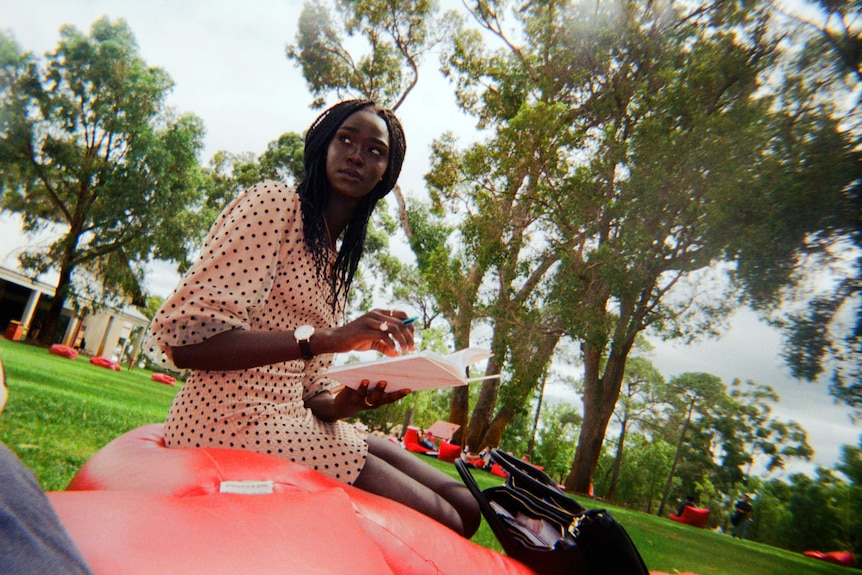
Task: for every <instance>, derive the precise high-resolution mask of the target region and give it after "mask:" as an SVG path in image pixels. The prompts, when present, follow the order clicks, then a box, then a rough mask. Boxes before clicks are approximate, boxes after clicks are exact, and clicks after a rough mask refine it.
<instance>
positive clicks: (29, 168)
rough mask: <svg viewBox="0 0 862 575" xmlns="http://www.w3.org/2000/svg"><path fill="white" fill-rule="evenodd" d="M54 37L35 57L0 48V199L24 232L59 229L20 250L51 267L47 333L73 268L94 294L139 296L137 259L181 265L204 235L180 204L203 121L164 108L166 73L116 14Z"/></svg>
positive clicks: (34, 263) (39, 267)
mask: <svg viewBox="0 0 862 575" xmlns="http://www.w3.org/2000/svg"><path fill="white" fill-rule="evenodd" d="M60 34H61V37H60V41H59V43H58V45H57V48H56V50H55V51H54V52H53V53H50V54H48V55H46V57H45V60H44V61H40V60H37V59H35V58H33V57H32V56H30V55H29V54H23V55H20V54H19V55H16V54H15V48H14V42H13V41H12V40H11V39H9V38H7V37H5V36H4V38H3V40H2V49H0V52H2V62H0V64H2V67H3V70H2V72H0V77H2V83H0V90H2V100H0V117H2V126H0V166H2V170H0V191H2V205H0V207H2V208H3V209H7V210H10V211H13V212H18V213H21V214H22V217H23V219H24V230H25V232H26V233H32V232H36V231H38V230H40V229H42V228H43V227H44V226H45V225H47V224H48V223H55V224H60V227H59V229H60V230H61V236H60V238H59V239H58V240H57V241H55V242H54V243H53V244H51V245H50V246H48V247H47V249H38V248H36V247H33V248H31V249H28V250H27V251H26V252H24V253H23V254H22V256H21V258H20V259H21V263H22V265H23V266H25V268H27V269H28V270H29V271H31V272H32V273H34V274H39V273H43V272H44V271H46V270H47V269H49V268H54V269H56V270H57V271H58V272H59V275H60V280H59V283H58V286H57V295H56V297H55V302H54V305H53V306H52V309H51V311H50V313H49V316H48V320H47V321H46V325H45V326H44V328H43V331H44V332H45V337H46V341H47V340H50V339H51V338H52V337H53V335H54V334H53V328H54V327H55V326H56V321H57V318H58V317H59V313H60V310H61V309H62V303H63V302H64V301H65V300H66V298H68V297H75V295H76V294H77V293H78V292H77V291H76V288H75V284H74V283H72V282H71V278H72V274H73V272H74V271H75V270H82V271H84V270H86V272H87V273H88V274H90V275H92V276H93V277H94V280H92V281H93V284H94V285H98V287H99V288H101V291H102V294H101V296H102V298H105V299H107V298H111V297H114V296H117V295H122V296H126V297H131V298H132V299H133V300H134V301H136V302H139V303H143V302H142V292H141V289H140V285H141V282H142V278H143V265H144V263H145V262H147V261H149V260H150V259H151V258H158V259H165V260H174V261H178V262H180V263H187V259H186V258H187V257H188V253H189V250H190V249H191V247H192V246H193V245H194V243H195V239H196V238H197V237H198V236H199V235H200V234H202V232H203V229H202V228H201V227H200V226H199V225H198V224H199V223H200V222H199V221H198V220H197V218H196V217H195V215H194V213H193V212H192V211H191V208H193V207H194V206H195V204H196V202H197V199H198V197H199V183H200V179H199V178H200V174H199V171H198V164H197V154H198V152H199V151H200V149H201V148H202V139H203V125H202V123H201V121H200V119H198V118H197V117H195V116H193V115H190V114H186V115H183V116H178V117H177V116H174V115H173V114H172V113H171V112H170V110H169V109H168V108H167V107H166V105H165V103H164V101H165V97H166V96H167V93H168V92H169V91H170V89H171V88H172V81H171V79H170V77H169V76H168V74H167V73H166V72H165V71H164V70H162V69H161V68H155V67H150V66H147V65H146V63H145V62H144V61H143V60H142V59H141V57H140V55H139V54H138V47H137V44H136V42H135V38H134V36H133V34H132V32H131V30H130V29H129V28H128V26H127V25H126V23H125V22H124V21H122V20H118V21H116V22H111V21H110V20H108V19H107V18H101V19H99V20H97V21H96V22H94V23H93V25H92V28H91V31H90V35H89V36H85V35H83V34H82V33H80V32H79V31H78V30H76V29H75V28H74V27H72V26H64V27H63V28H62V29H61V33H60ZM85 277H86V275H85ZM89 291H90V292H93V291H98V290H94V289H92V287H91V288H90V289H89ZM88 295H92V293H90V294H88Z"/></svg>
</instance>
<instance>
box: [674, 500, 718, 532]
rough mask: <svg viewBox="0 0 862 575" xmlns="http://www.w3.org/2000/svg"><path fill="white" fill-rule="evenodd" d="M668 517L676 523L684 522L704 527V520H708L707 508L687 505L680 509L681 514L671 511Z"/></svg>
mask: <svg viewBox="0 0 862 575" xmlns="http://www.w3.org/2000/svg"><path fill="white" fill-rule="evenodd" d="M669 517H670V519H671V520H672V521H676V522H677V523H685V524H686V525H691V526H692V527H700V528H704V527H706V522H707V521H708V520H709V509H704V508H701V507H692V506H691V505H689V506H688V507H686V508H684V509H683V510H682V515H676V514H674V513H671V514H670V515H669Z"/></svg>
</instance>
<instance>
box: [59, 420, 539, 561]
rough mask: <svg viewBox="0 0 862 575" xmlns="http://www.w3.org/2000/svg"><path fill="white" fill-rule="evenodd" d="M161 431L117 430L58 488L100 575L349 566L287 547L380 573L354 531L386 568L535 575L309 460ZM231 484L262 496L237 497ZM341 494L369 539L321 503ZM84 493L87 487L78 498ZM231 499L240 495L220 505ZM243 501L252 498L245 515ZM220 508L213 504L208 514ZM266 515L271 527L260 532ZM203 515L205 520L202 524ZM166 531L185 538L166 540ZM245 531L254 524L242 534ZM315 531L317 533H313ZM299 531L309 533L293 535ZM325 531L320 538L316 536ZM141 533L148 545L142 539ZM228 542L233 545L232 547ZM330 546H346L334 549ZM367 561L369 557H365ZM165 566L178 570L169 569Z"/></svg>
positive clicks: (67, 519) (66, 517) (69, 521)
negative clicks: (317, 563) (184, 440)
mask: <svg viewBox="0 0 862 575" xmlns="http://www.w3.org/2000/svg"><path fill="white" fill-rule="evenodd" d="M163 433H164V431H163V426H162V425H161V424H152V425H146V426H142V427H139V428H137V429H134V430H132V431H130V432H128V433H126V434H124V435H122V436H120V437H118V438H116V439H115V440H113V441H112V442H111V443H109V444H108V445H106V446H105V447H103V448H102V449H100V450H99V451H98V452H97V453H96V454H95V455H93V457H92V458H90V460H89V461H88V462H87V463H86V464H84V466H83V467H82V468H81V469H80V470H79V472H78V473H77V474H76V475H75V477H74V478H73V479H72V481H71V483H70V484H69V486H68V491H66V492H63V493H52V494H51V500H52V502H54V503H55V506H56V507H57V509H58V513H59V515H60V518H61V519H62V520H63V522H64V524H66V525H67V526H68V527H69V528H70V529H69V530H70V531H71V533H72V538H73V539H74V540H75V542H76V543H77V544H78V546H79V548H80V549H81V550H82V552H83V554H84V557H85V559H87V560H88V561H90V560H91V559H92V560H93V562H94V563H95V565H94V571H95V573H96V575H108V574H114V573H118V572H122V573H124V574H125V573H132V574H134V575H138V574H139V573H140V574H141V575H143V573H164V572H172V573H189V574H191V575H196V574H198V573H200V574H207V575H209V574H212V573H228V572H229V571H228V570H227V568H226V567H225V568H223V565H227V564H228V563H229V564H230V565H231V568H232V569H234V573H236V572H239V573H256V574H261V575H268V574H270V573H273V574H274V573H307V572H316V573H342V572H347V571H345V570H343V569H342V570H339V569H338V567H339V565H341V564H340V563H338V564H337V565H335V566H332V567H329V566H327V567H325V568H315V569H302V568H301V567H298V566H295V567H291V565H292V564H291V563H286V564H278V563H279V560H280V557H281V555H280V553H282V552H285V550H286V552H289V553H293V554H295V555H296V556H297V557H299V558H303V559H302V560H305V559H304V558H308V557H313V558H314V559H315V560H317V559H318V558H320V557H321V556H323V555H327V556H328V555H333V556H338V557H326V560H327V561H331V562H336V563H337V561H338V560H343V561H344V564H345V565H347V566H349V567H350V568H352V569H354V570H356V571H358V572H360V573H361V572H373V571H374V569H376V568H377V567H379V565H378V564H377V563H376V562H375V560H374V556H371V557H368V558H367V559H366V556H365V555H364V554H362V553H355V550H354V547H353V546H352V545H350V546H347V547H343V546H342V544H341V542H342V540H347V539H353V538H354V537H355V538H356V541H357V546H363V545H365V546H369V545H370V546H373V548H375V549H377V552H378V553H380V554H381V555H382V557H383V559H384V561H385V563H386V565H387V566H388V571H387V570H386V569H384V570H383V571H378V572H380V573H384V574H385V573H393V574H401V573H403V574H408V573H409V574H413V573H417V574H426V573H427V574H429V575H430V574H436V575H462V574H463V573H466V572H469V573H470V574H471V575H483V574H488V575H491V574H493V575H507V574H510V575H534V574H533V571H532V570H530V569H528V568H527V567H525V566H524V565H522V564H521V563H519V562H517V561H515V560H514V559H511V558H509V557H507V556H505V555H502V554H501V553H498V552H496V551H494V550H491V549H487V548H485V547H481V546H479V545H476V544H475V543H472V542H471V541H468V540H467V539H464V538H463V537H461V536H460V535H457V534H456V533H455V532H453V531H451V530H450V529H449V528H447V527H445V526H443V525H442V524H440V523H437V522H436V521H434V520H433V519H430V518H428V517H426V516H425V515H422V514H420V513H418V512H417V511H414V510H413V509H410V508H408V507H406V506H404V505H402V504H400V503H397V502H395V501H392V500H390V499H386V498H384V497H380V496H377V495H374V494H372V493H368V492H366V491H362V490H360V489H358V488H355V487H352V486H350V485H345V484H343V483H340V482H338V481H335V480H334V479H331V478H329V477H327V476H325V475H323V474H321V473H318V472H316V471H313V470H311V469H309V468H307V467H304V466H302V465H299V464H296V463H292V462H290V461H285V460H283V459H279V458H277V457H274V456H270V455H265V454H260V453H254V452H249V451H243V450H238V449H216V448H200V449H167V448H166V447H165V444H164V435H163ZM81 490H100V491H99V492H92V491H91V492H89V493H82V492H81ZM223 491H229V492H241V493H259V492H263V493H262V494H257V495H241V496H239V497H240V498H237V496H235V495H230V494H229V493H222V492H223ZM332 491H335V492H338V493H340V494H343V497H342V500H343V499H346V500H347V501H348V502H349V504H350V506H351V508H352V511H353V513H354V519H355V521H356V522H357V523H358V524H359V526H360V527H361V530H362V531H363V532H364V537H360V536H358V535H357V534H356V533H355V532H354V531H351V529H353V528H352V527H350V526H349V525H348V532H347V533H342V532H341V530H340V523H339V521H341V520H340V519H337V518H336V517H335V515H337V513H336V512H337V510H335V509H329V508H327V509H326V513H321V512H318V509H320V508H321V506H323V505H327V506H328V505H333V506H336V505H340V504H339V503H338V501H334V502H330V500H329V499H326V500H325V501H322V500H319V499H314V498H312V496H313V495H317V494H321V493H327V494H328V493H330V492H332ZM84 495H87V496H88V497H83V496H84ZM75 496H80V501H81V502H80V503H77V502H76V501H75V500H76V497H75ZM226 496H230V499H231V501H227V502H224V503H219V502H220V501H221V498H224V497H226ZM287 496H293V498H288V497H287ZM300 496H302V497H308V498H309V501H310V503H309V505H308V506H307V507H306V506H302V507H301V509H300V510H298V511H297V512H296V513H292V512H290V511H289V509H288V508H289V507H290V506H291V505H293V504H295V503H296V502H297V501H300V502H301V501H304V499H303V498H302V497H300ZM331 497H332V498H333V500H334V499H335V497H334V496H331ZM242 498H244V499H242ZM282 498H283V499H282ZM243 501H249V503H248V505H247V509H246V511H245V512H244V511H243V507H244V504H243ZM312 503H313V505H312ZM213 505H215V510H214V511H213V512H212V513H211V514H207V513H206V510H207V509H209V508H210V507H211V506H213ZM315 506H316V507H315ZM151 508H152V509H151ZM259 513H261V514H263V518H262V519H259V518H258V514H259ZM258 521H261V523H262V524H263V526H262V527H261V528H260V529H258V528H257V522H258ZM202 523H207V525H200V526H199V527H197V526H198V525H199V524H202ZM273 523H277V525H276V526H272V525H273ZM166 529H170V532H171V533H175V534H177V538H176V539H172V538H171V537H167V538H166V535H167V533H166V531H165V530H166ZM243 529H245V530H247V531H246V532H245V533H243V532H242V531H243ZM306 530H307V531H308V533H309V537H305V533H304V531H306ZM294 531H296V532H297V533H303V536H302V537H296V536H294V535H293V532H294ZM187 532H189V533H190V534H189V533H187ZM288 533H290V535H288ZM316 533H317V534H320V535H319V536H318V535H313V534H316ZM312 535H313V536H314V537H318V540H317V541H316V542H314V543H311V542H310V541H309V538H311V537H312ZM360 535H361V534H360ZM142 537H143V538H145V539H146V541H145V542H144V543H141V542H140V541H139V540H138V539H139V538H142ZM233 538H236V540H235V541H234V540H233ZM187 539H188V546H187ZM228 540H230V544H224V545H223V542H224V541H228ZM369 542H370V543H369ZM156 543H159V544H156ZM333 546H337V547H336V548H337V549H338V552H337V553H328V552H327V551H326V550H327V549H332V548H333ZM208 549H209V551H210V553H207V552H206V551H207V550H208ZM237 554H239V555H241V556H242V557H248V556H249V555H251V554H261V555H263V557H262V558H257V559H258V560H259V561H260V562H261V563H259V564H256V566H255V567H252V568H245V567H244V568H243V569H240V570H237V569H236V565H237V563H238V561H239V560H238V559H237V558H236V557H237ZM150 555H155V556H150ZM227 555H230V557H227ZM139 560H140V561H141V563H142V564H143V565H144V566H147V568H148V569H150V570H149V571H136V570H125V569H117V568H116V567H117V565H123V566H124V567H125V566H127V565H137V562H138V561H139ZM270 560H271V562H269V561H270ZM171 561H173V562H174V563H170V562H171ZM360 562H364V564H363V565H358V563H360ZM167 564H171V565H174V564H175V565H178V566H179V567H176V568H171V569H168V570H165V569H164V566H165V565H167ZM276 565H277V566H276ZM293 565H296V564H295V563H294V564H293ZM192 566H193V567H192ZM270 566H271V567H270Z"/></svg>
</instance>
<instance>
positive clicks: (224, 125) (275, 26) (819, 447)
mask: <svg viewBox="0 0 862 575" xmlns="http://www.w3.org/2000/svg"><path fill="white" fill-rule="evenodd" d="M448 3H451V2H443V4H448ZM302 4H303V3H302V1H301V0H253V1H245V2H237V1H228V0H184V1H182V2H177V1H175V0H147V1H135V0H29V1H28V2H21V1H20V0H0V29H3V30H6V31H9V32H11V33H12V35H13V36H14V37H15V39H16V40H17V42H18V43H19V45H20V46H21V48H22V49H24V50H28V51H32V52H33V53H34V54H37V55H43V54H45V53H46V52H49V51H52V50H53V49H54V48H55V47H56V46H57V42H58V40H59V29H60V27H61V26H62V25H64V24H71V25H74V26H75V27H76V28H78V30H80V31H81V32H83V33H85V34H86V33H89V30H90V26H91V24H92V23H93V22H94V21H95V20H96V19H97V18H99V17H100V16H103V15H107V16H108V17H109V18H111V19H112V20H114V19H117V18H123V19H125V20H126V22H127V23H128V24H129V26H130V28H131V30H132V32H133V33H134V35H135V37H136V38H137V41H138V45H139V47H140V53H141V55H142V57H143V58H144V59H145V61H146V62H147V63H148V64H149V65H152V66H159V67H161V68H164V69H165V70H166V71H167V72H168V73H169V74H170V76H171V77H172V78H173V80H174V82H175V87H174V89H173V92H172V93H171V95H170V97H169V98H168V103H169V105H171V106H172V107H174V108H175V109H176V110H177V111H178V112H180V113H185V112H192V113H194V114H196V115H197V116H199V117H201V118H202V119H203V121H204V124H205V126H206V131H207V132H206V137H205V148H204V151H203V154H202V156H201V160H202V161H203V162H204V163H206V162H209V160H210V158H211V157H212V155H213V154H214V153H215V152H216V151H219V150H227V151H230V152H234V153H239V152H253V153H255V154H260V153H262V152H263V151H264V150H265V149H266V145H267V143H269V142H270V141H272V140H275V139H276V138H278V136H280V135H281V134H283V133H284V132H291V131H292V132H297V133H302V132H303V131H304V130H305V129H306V128H307V127H308V125H309V124H310V123H311V122H312V121H313V120H314V118H315V117H316V116H317V113H318V112H317V111H314V110H312V109H311V108H310V107H309V104H310V103H311V101H312V99H313V98H312V96H311V94H310V93H309V92H308V90H307V89H306V85H305V81H304V79H303V78H302V75H301V73H300V71H299V69H298V68H296V67H295V66H294V65H293V63H292V62H291V61H288V59H287V58H286V56H285V45H286V44H287V43H291V42H294V41H295V35H296V27H297V21H298V17H299V13H300V11H301V9H302ZM455 4H456V5H457V4H458V3H457V2H456V3H455ZM437 56H438V55H437V54H434V53H432V54H429V55H428V56H426V58H425V61H424V63H423V65H422V67H421V69H420V78H419V83H418V85H417V87H416V88H415V89H414V91H413V92H412V93H411V94H410V95H409V97H408V98H407V100H406V102H405V104H404V105H403V106H402V107H401V108H399V110H398V115H399V117H400V118H401V121H402V123H403V125H404V129H405V132H406V135H407V145H408V148H407V157H406V159H405V162H404V167H403V170H402V177H401V180H400V183H401V186H402V189H403V190H404V193H405V195H407V196H410V195H411V194H423V193H424V183H423V176H424V174H425V173H426V172H427V171H428V166H429V161H428V158H429V150H430V145H431V143H432V141H433V140H434V138H436V137H439V136H440V135H442V133H443V132H444V131H452V132H454V133H455V134H457V135H458V136H459V137H460V138H461V139H462V141H465V142H466V141H471V140H472V139H475V138H476V137H477V134H478V132H477V131H476V130H475V129H474V127H473V126H474V122H473V120H472V119H471V118H469V117H468V116H466V115H464V114H463V113H462V112H460V111H459V110H458V108H457V106H456V105H455V101H454V95H453V90H452V87H451V86H450V85H449V84H448V81H447V80H446V79H445V78H443V77H442V75H441V74H440V73H439V71H438V67H437V64H438V62H437V60H438V58H437ZM0 231H5V230H0ZM0 237H3V238H6V237H8V236H6V235H5V233H4V234H3V235H2V236H0ZM3 243H5V240H0V261H2V260H3V259H4V258H5V257H6V256H7V255H8V254H7V253H3V252H4V250H3V247H2V245H3ZM176 281H177V276H176V274H175V272H174V271H173V270H172V269H171V267H170V266H156V267H154V268H153V274H152V277H150V278H149V283H148V288H149V290H150V292H151V293H153V294H156V295H162V296H165V295H167V294H168V293H169V292H170V290H171V289H172V288H173V287H174V285H175V283H176ZM653 344H654V345H655V346H656V349H655V350H654V352H653V353H652V356H651V359H652V361H653V363H654V364H655V365H656V367H657V368H658V369H659V370H660V371H661V373H662V374H663V375H664V376H665V377H666V378H671V377H673V376H674V375H678V374H680V373H685V372H690V371H698V372H707V373H712V374H715V375H717V376H719V377H721V378H722V379H723V380H724V381H725V382H727V383H730V382H731V381H733V380H734V379H737V378H738V379H741V380H743V381H746V380H753V381H755V382H757V383H760V384H766V385H770V386H772V387H773V388H775V389H776V391H777V392H778V394H779V395H780V396H781V402H780V403H779V404H778V405H776V406H775V408H774V413H775V415H776V417H778V418H780V419H782V420H790V419H793V420H795V421H797V422H798V423H800V424H801V425H802V426H803V427H805V428H806V430H807V431H808V434H809V442H810V443H811V445H812V446H813V447H814V449H815V451H816V455H815V457H814V460H813V462H812V463H791V464H789V465H788V467H787V471H786V472H785V473H784V474H783V475H785V476H786V475H787V474H789V473H791V472H806V473H811V472H812V470H813V469H814V466H815V465H820V466H824V467H833V465H834V464H835V462H836V461H837V460H838V457H839V448H840V445H842V444H851V445H856V444H857V443H858V437H859V435H860V431H862V429H860V427H858V426H854V425H853V423H852V422H851V421H850V419H849V410H848V409H847V408H845V407H843V406H839V405H835V404H834V403H833V402H832V400H831V398H830V397H829V395H828V391H827V387H826V384H825V383H803V382H799V381H796V380H794V379H792V378H791V377H790V375H789V372H788V370H787V369H786V368H785V367H784V366H783V364H782V363H781V358H780V356H779V351H780V344H781V339H780V334H778V333H777V332H776V331H775V330H774V329H772V328H770V327H769V326H767V325H766V324H765V323H763V322H762V321H760V320H758V318H757V316H756V315H755V314H754V313H753V312H750V311H747V310H741V311H739V312H738V313H737V314H735V315H734V316H733V317H732V318H731V321H730V327H729V328H728V330H726V331H725V332H724V333H723V335H722V337H721V338H719V339H714V340H707V341H705V342H702V343H700V344H697V345H688V346H685V345H682V344H672V343H662V342H659V341H653ZM548 394H549V396H550V397H552V398H556V399H558V400H565V401H567V402H569V403H572V404H574V405H580V402H579V399H578V398H577V397H576V396H575V395H574V394H573V393H572V392H571V391H569V390H567V389H565V388H563V387H562V386H553V385H552V386H550V388H549V390H548ZM609 432H613V429H610V430H609Z"/></svg>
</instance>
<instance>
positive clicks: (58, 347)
mask: <svg viewBox="0 0 862 575" xmlns="http://www.w3.org/2000/svg"><path fill="white" fill-rule="evenodd" d="M48 352H49V353H53V354H54V355H59V356H60V357H65V358H68V359H75V358H76V357H78V350H77V349H75V348H74V347H69V346H68V345H62V344H59V343H55V344H54V345H52V346H51V347H50V348H48Z"/></svg>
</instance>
